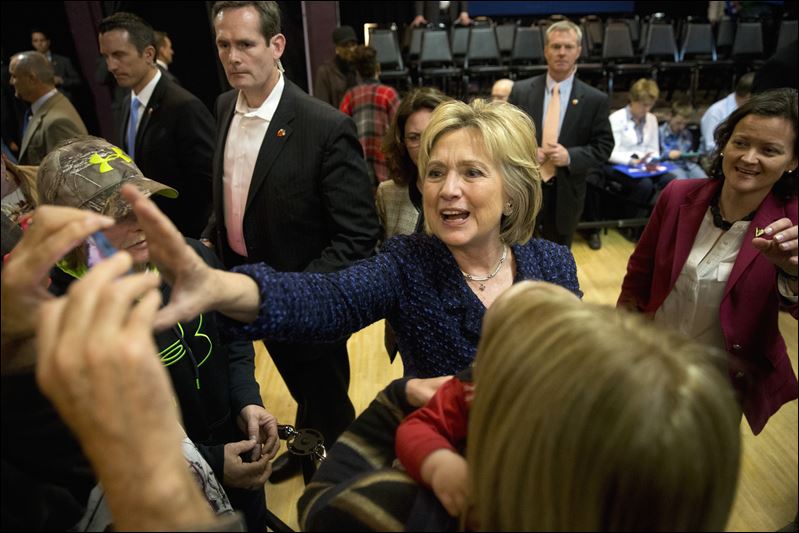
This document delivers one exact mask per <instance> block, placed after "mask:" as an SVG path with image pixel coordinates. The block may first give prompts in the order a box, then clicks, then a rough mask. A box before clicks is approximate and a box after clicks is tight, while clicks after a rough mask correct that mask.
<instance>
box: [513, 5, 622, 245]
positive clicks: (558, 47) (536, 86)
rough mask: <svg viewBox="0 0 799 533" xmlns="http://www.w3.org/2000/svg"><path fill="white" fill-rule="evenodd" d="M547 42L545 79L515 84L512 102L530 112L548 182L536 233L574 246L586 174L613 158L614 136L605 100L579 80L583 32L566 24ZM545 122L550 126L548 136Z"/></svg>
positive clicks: (554, 28)
mask: <svg viewBox="0 0 799 533" xmlns="http://www.w3.org/2000/svg"><path fill="white" fill-rule="evenodd" d="M546 39H547V43H546V47H545V50H544V54H545V56H546V59H547V73H546V74H545V75H541V76H537V77H535V78H532V79H528V80H522V81H517V82H516V83H515V84H514V85H513V90H512V91H511V94H510V98H509V99H508V102H510V103H511V104H514V105H516V106H518V107H520V108H521V109H523V110H524V111H526V112H527V114H528V115H530V117H531V118H532V119H533V123H534V124H535V127H536V140H537V141H538V145H539V149H538V154H537V155H538V161H539V163H541V166H542V169H541V170H542V172H541V174H542V176H541V177H542V179H543V180H544V183H543V187H542V194H543V206H542V208H541V212H540V213H539V215H538V219H537V220H536V226H537V228H538V232H539V234H540V235H541V236H542V237H543V238H545V239H549V240H551V241H553V242H557V243H559V244H565V245H567V246H571V242H572V238H573V236H574V231H575V229H576V228H577V224H578V222H579V221H580V215H581V214H582V212H583V204H584V202H585V191H586V185H585V177H586V174H588V172H589V171H590V170H592V169H593V168H596V167H598V166H599V165H601V164H602V163H604V162H605V161H607V159H608V157H610V153H611V152H612V151H613V132H612V131H611V128H610V122H609V121H608V97H607V95H605V94H604V93H602V92H600V91H598V90H596V89H594V88H593V87H590V86H588V85H587V84H585V83H583V82H581V81H580V80H578V79H577V78H576V76H575V72H576V67H575V64H576V62H577V58H579V57H580V50H581V49H580V43H581V42H582V31H581V30H580V28H579V26H577V25H576V24H574V23H573V22H570V21H567V20H565V21H560V22H556V23H555V24H552V25H551V26H549V28H548V29H547V33H546ZM555 94H557V97H558V98H557V99H555V98H554V97H553V96H554V95H555ZM553 105H554V106H555V107H552V108H551V107H550V106H553ZM548 111H551V112H550V113H549V114H548V113H547V112H548ZM546 118H550V119H551V120H550V121H546ZM545 122H547V125H549V126H550V127H549V128H546V129H547V131H546V132H545V131H544V130H545ZM597 237H598V236H597Z"/></svg>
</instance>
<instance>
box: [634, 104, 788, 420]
mask: <svg viewBox="0 0 799 533" xmlns="http://www.w3.org/2000/svg"><path fill="white" fill-rule="evenodd" d="M798 131H799V129H798V127H797V92H796V89H776V90H772V91H768V92H764V93H762V94H759V95H757V96H753V97H752V98H751V99H750V100H749V101H748V102H746V103H745V104H743V105H742V106H741V107H739V108H738V109H736V110H735V111H734V112H733V113H732V115H730V116H729V118H728V119H727V120H726V121H725V122H723V123H722V124H721V125H720V126H719V127H718V128H717V129H716V132H715V135H716V146H717V148H716V150H717V152H716V153H715V158H714V162H713V166H712V168H711V172H710V177H711V179H709V180H701V179H700V180H679V181H677V182H675V183H672V184H671V185H670V186H669V187H667V188H666V190H664V191H663V195H662V196H661V198H660V200H659V201H658V203H657V205H656V206H655V210H654V212H653V213H652V217H651V218H650V220H649V224H647V226H646V229H645V230H644V233H643V235H642V237H641V242H639V243H638V246H637V247H636V249H635V252H633V255H632V256H631V257H630V261H629V263H628V265H627V275H626V276H625V278H624V282H623V284H622V289H621V295H620V296H619V301H618V305H619V306H624V307H628V308H631V309H636V310H638V311H640V312H641V313H646V314H648V315H650V316H652V317H653V319H654V321H655V322H657V323H658V324H660V325H668V326H671V327H673V328H676V329H677V330H679V331H680V332H681V333H683V334H684V335H686V336H688V337H690V338H693V339H696V340H698V341H701V342H704V343H706V344H709V345H711V346H715V347H717V348H719V349H722V350H724V351H726V352H727V353H728V354H729V377H730V379H731V380H732V382H733V384H734V386H735V389H736V390H737V392H738V394H739V396H740V400H741V403H742V406H743V413H744V415H746V418H747V420H748V421H749V425H750V427H751V428H752V431H753V432H754V433H755V434H757V433H759V432H760V431H761V430H762V429H763V427H764V426H765V425H766V421H767V420H768V419H769V417H770V416H771V415H773V414H774V413H775V412H777V410H778V409H779V408H780V407H781V406H782V405H783V404H785V403H787V402H790V401H791V400H795V399H796V397H797V383H796V376H795V374H794V371H793V370H792V369H791V362H790V359H789V358H788V353H787V350H786V347H785V341H784V340H783V339H782V335H780V331H779V326H778V312H779V310H780V309H784V310H786V311H788V312H790V313H791V315H793V317H794V318H796V317H797V279H796V275H797V246H798V245H797V174H796V167H797V164H798V163H799V162H798V161H797V153H798V152H797V142H799V141H798V140H797V132H798Z"/></svg>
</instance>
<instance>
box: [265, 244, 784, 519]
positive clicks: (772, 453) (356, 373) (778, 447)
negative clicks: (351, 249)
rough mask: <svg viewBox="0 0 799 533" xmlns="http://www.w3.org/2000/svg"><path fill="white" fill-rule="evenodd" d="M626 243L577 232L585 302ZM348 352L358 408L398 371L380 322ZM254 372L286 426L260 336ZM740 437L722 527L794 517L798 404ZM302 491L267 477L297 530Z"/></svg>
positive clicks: (619, 268) (603, 295)
mask: <svg viewBox="0 0 799 533" xmlns="http://www.w3.org/2000/svg"><path fill="white" fill-rule="evenodd" d="M632 249H633V247H632V245H631V244H630V243H628V242H627V241H626V240H624V239H623V238H622V237H621V236H620V235H619V234H618V233H617V232H616V231H615V230H610V231H609V233H608V234H607V235H603V246H602V249H601V250H598V251H594V250H591V249H589V248H588V246H587V245H586V244H585V242H583V241H581V240H579V238H578V240H577V241H576V242H575V243H574V245H573V247H572V252H573V253H574V257H575V260H576V261H577V274H578V278H579V280H580V286H581V288H582V290H583V292H584V293H585V300H586V301H591V302H598V303H602V304H608V305H613V304H615V302H616V298H617V296H618V293H619V288H620V287H621V280H622V278H623V277H624V272H625V268H626V265H627V258H628V257H629V256H630V254H631V253H632ZM780 328H781V330H782V334H783V335H784V336H785V340H786V342H787V343H788V351H789V353H790V356H791V362H792V364H793V368H794V371H796V368H797V359H796V358H797V328H796V321H795V320H793V319H792V318H791V317H790V316H788V315H785V314H784V313H783V314H782V316H781V317H780ZM349 352H350V364H351V371H352V382H351V384H350V391H349V392H350V398H351V399H352V402H353V404H354V405H355V409H356V411H357V412H361V411H362V410H363V409H365V408H366V406H367V405H368V404H369V402H371V401H372V399H373V398H374V397H375V395H376V394H377V392H379V391H380V390H381V389H382V388H383V387H384V386H385V385H386V384H387V383H389V382H390V381H391V380H393V379H395V378H397V377H400V376H401V375H402V363H401V362H400V361H399V360H397V361H396V362H395V363H394V365H391V364H389V361H388V356H387V355H386V352H385V349H384V348H383V322H382V321H381V322H378V323H375V324H372V325H371V326H369V327H367V328H364V329H363V330H361V331H359V332H358V333H356V334H355V335H353V336H352V337H351V338H350V341H349ZM256 377H257V379H258V382H259V383H260V384H261V394H262V396H263V398H264V402H265V405H266V407H267V409H268V410H269V411H271V412H272V413H273V414H274V415H276V416H277V417H278V420H280V421H281V423H289V424H293V423H294V413H295V409H296V404H295V403H294V401H293V400H292V399H291V396H290V395H289V393H288V390H287V389H286V386H285V385H284V383H283V381H282V379H281V378H280V375H279V374H278V373H277V371H276V370H275V367H274V365H273V364H272V361H271V360H270V359H269V356H268V354H267V353H266V351H265V349H264V348H263V345H262V344H261V343H260V342H259V343H256ZM741 435H742V438H743V458H742V467H741V474H740V478H739V484H738V494H737V496H736V500H735V504H734V507H733V512H732V515H731V517H730V521H729V523H728V524H727V530H728V531H774V530H776V529H779V528H781V527H783V526H784V525H786V524H787V523H788V522H790V521H791V520H793V518H794V515H795V514H796V512H797V438H798V437H797V402H796V401H793V402H791V403H789V404H788V405H785V406H783V408H782V409H781V410H780V411H779V412H778V413H777V414H776V415H775V416H774V417H772V418H771V420H770V421H769V423H768V425H767V426H766V428H765V429H764V430H763V432H762V433H761V434H760V435H758V436H757V437H755V436H753V435H752V432H751V431H750V429H749V426H748V425H747V424H746V422H745V421H744V422H743V423H742V425H741ZM281 451H282V450H281ZM302 490H303V483H302V478H301V477H299V476H297V477H295V478H293V479H291V480H289V481H286V482H284V483H281V484H279V485H272V484H269V483H267V505H268V507H269V509H270V510H271V511H272V512H274V513H275V514H277V515H278V516H279V517H280V518H281V519H282V520H284V521H285V522H286V523H288V524H289V525H290V526H292V527H293V528H294V529H297V510H296V502H297V499H298V498H299V496H300V494H301V493H302Z"/></svg>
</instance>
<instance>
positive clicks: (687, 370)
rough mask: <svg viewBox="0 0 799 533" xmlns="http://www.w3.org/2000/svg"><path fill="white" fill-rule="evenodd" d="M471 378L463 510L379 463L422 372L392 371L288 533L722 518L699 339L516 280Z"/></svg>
mask: <svg viewBox="0 0 799 533" xmlns="http://www.w3.org/2000/svg"><path fill="white" fill-rule="evenodd" d="M474 380H475V381H474V396H473V401H472V403H471V410H470V412H469V425H468V436H467V440H468V446H467V447H466V448H467V451H466V461H467V465H468V469H469V475H468V483H467V491H468V493H469V496H468V502H469V503H470V505H471V509H470V511H469V512H468V513H464V514H461V515H460V516H459V517H458V519H451V518H450V517H449V516H448V514H447V512H446V511H445V510H444V508H443V507H441V506H440V505H439V504H438V502H437V501H436V499H435V497H434V496H433V495H432V493H431V492H430V491H428V490H426V489H423V488H422V487H421V486H420V485H418V484H416V483H415V482H414V481H413V480H412V479H411V478H410V477H409V476H408V475H407V474H405V473H404V472H402V471H400V470H397V469H394V468H391V465H392V463H393V461H394V453H393V452H394V449H393V446H394V430H395V429H396V428H397V425H398V424H399V422H400V420H401V417H402V415H403V413H406V414H407V413H409V412H411V411H412V410H413V409H414V408H415V407H416V406H418V405H419V404H420V402H418V400H416V393H415V391H416V390H418V388H419V383H418V382H419V381H425V380H413V379H411V380H408V379H401V380H397V381H395V382H394V383H392V384H391V385H390V386H389V387H388V388H387V389H385V390H384V391H383V392H382V393H381V394H380V395H379V396H378V398H377V399H376V400H375V401H374V402H372V404H371V405H370V406H369V407H368V408H367V410H366V411H365V412H364V413H363V414H362V415H361V416H360V417H359V418H358V419H357V420H356V421H355V422H354V423H353V425H352V426H351V427H350V429H349V430H348V431H347V432H345V433H344V434H343V435H342V436H341V438H340V439H339V440H338V441H337V443H336V444H335V445H334V446H333V448H332V449H331V450H330V451H329V453H328V456H327V459H326V461H325V462H324V463H323V464H322V466H321V467H320V469H319V471H318V472H317V474H316V476H315V477H314V478H313V481H312V483H311V484H310V485H308V488H307V489H306V491H305V493H304V494H303V496H302V497H301V498H300V501H299V515H300V525H301V526H302V528H303V530H306V531H315V530H317V531H318V530H326V529H331V528H338V529H341V530H351V531H363V530H383V531H385V530H403V529H404V530H406V531H416V530H424V531H432V530H456V529H458V528H459V527H460V528H462V527H463V526H464V525H465V526H467V527H468V528H469V529H473V530H485V531H618V530H627V531H654V530H657V531H714V530H715V531H718V530H721V529H722V528H723V527H724V525H725V524H726V521H727V517H728V514H729V511H730V508H731V506H732V501H733V497H734V495H735V487H736V482H737V476H738V467H739V453H740V434H739V430H738V420H739V417H740V410H739V408H738V406H737V404H736V401H735V396H734V393H733V391H732V388H731V387H730V385H729V382H728V381H727V379H726V376H725V375H724V356H723V355H722V354H721V353H720V352H718V351H717V350H715V349H714V348H710V347H704V346H702V345H700V344H698V343H695V342H693V341H690V340H687V339H684V338H683V337H682V336H680V335H677V334H674V333H670V332H668V331H664V330H663V329H662V328H658V327H656V326H654V325H652V324H650V323H647V321H645V320H643V319H641V318H639V317H636V316H634V315H632V314H629V313H626V312H624V311H619V310H614V309H611V308H609V307H605V306H599V305H594V304H586V303H582V302H580V301H579V300H578V299H577V298H575V297H574V296H573V295H572V294H570V293H568V292H567V291H565V290H563V289H562V288H560V287H555V286H552V285H549V284H545V283H533V282H524V283H519V284H517V285H515V286H514V287H512V288H511V289H509V290H507V291H506V292H505V293H504V294H503V295H502V296H501V297H500V298H499V299H498V300H497V301H496V302H495V304H494V305H493V306H492V308H491V309H489V310H488V312H487V313H486V319H485V321H484V325H483V334H482V338H481V340H480V347H479V350H478V354H477V359H476V361H475V366H474ZM406 391H407V392H406ZM458 520H459V521H460V525H459V524H458ZM461 530H462V529H461Z"/></svg>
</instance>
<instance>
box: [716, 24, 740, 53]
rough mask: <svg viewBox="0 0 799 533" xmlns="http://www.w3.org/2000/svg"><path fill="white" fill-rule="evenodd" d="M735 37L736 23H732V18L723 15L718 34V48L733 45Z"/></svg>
mask: <svg viewBox="0 0 799 533" xmlns="http://www.w3.org/2000/svg"><path fill="white" fill-rule="evenodd" d="M734 39H735V25H734V24H733V23H732V19H731V18H730V17H727V16H724V17H721V20H720V21H719V31H718V35H717V36H716V49H720V48H727V47H731V46H732V42H733V40H734Z"/></svg>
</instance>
